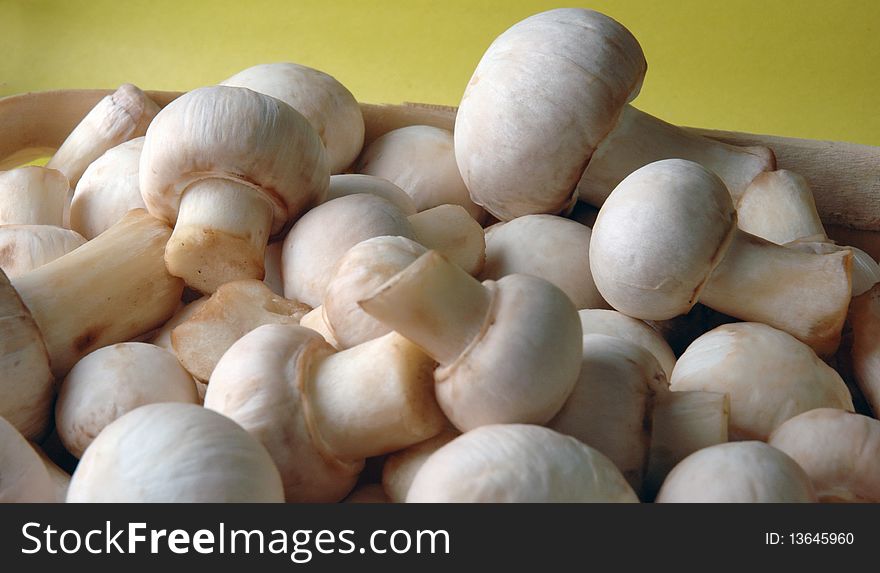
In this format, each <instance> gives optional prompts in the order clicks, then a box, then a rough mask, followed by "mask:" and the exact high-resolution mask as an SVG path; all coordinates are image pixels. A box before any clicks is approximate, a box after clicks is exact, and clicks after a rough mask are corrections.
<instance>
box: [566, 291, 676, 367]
mask: <svg viewBox="0 0 880 573" xmlns="http://www.w3.org/2000/svg"><path fill="white" fill-rule="evenodd" d="M578 316H579V317H580V319H581V330H582V331H583V333H584V336H586V335H587V334H606V335H608V336H614V337H617V338H622V339H623V340H626V341H629V342H633V343H635V344H638V345H639V346H641V347H642V348H644V349H645V350H647V351H648V352H650V353H651V354H653V355H654V358H656V359H657V362H658V363H659V364H660V367H661V368H663V372H665V373H666V378H667V379H669V377H670V376H672V369H673V368H674V367H675V354H673V352H672V349H671V348H670V347H669V344H668V343H667V342H666V341H665V340H663V337H662V336H660V334H659V333H658V332H657V331H656V330H654V329H653V328H651V327H650V326H648V325H647V324H645V323H644V322H642V321H641V320H637V319H635V318H631V317H629V316H626V315H625V314H621V313H619V312H617V311H616V310H605V309H600V308H596V309H583V310H579V311H578Z"/></svg>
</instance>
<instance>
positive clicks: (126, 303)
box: [12, 209, 183, 377]
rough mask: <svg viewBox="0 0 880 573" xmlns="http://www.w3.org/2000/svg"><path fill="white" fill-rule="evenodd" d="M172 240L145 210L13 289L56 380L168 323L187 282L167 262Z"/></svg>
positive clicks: (16, 282) (17, 281)
mask: <svg viewBox="0 0 880 573" xmlns="http://www.w3.org/2000/svg"><path fill="white" fill-rule="evenodd" d="M170 234H171V229H169V228H168V227H167V226H166V225H165V224H163V223H162V222H161V221H159V220H158V219H156V218H154V217H152V216H150V215H149V214H147V212H146V211H144V210H142V209H137V210H134V211H131V212H129V213H128V215H126V216H125V217H124V218H122V219H121V220H120V221H119V222H118V223H117V224H115V225H114V226H112V227H111V228H110V229H108V230H107V231H105V232H104V233H102V234H101V235H100V236H98V237H96V238H94V239H92V240H91V241H89V242H88V243H86V244H85V245H83V246H82V247H80V248H78V249H76V250H75V251H72V252H70V253H68V254H66V255H64V256H62V257H60V258H58V259H55V260H54V261H52V262H50V263H47V264H45V265H43V266H42V267H40V268H38V269H35V270H33V271H31V272H29V273H26V274H24V275H22V276H20V277H17V278H16V279H15V280H13V281H12V283H13V286H14V287H15V289H16V290H17V291H18V294H19V296H20V297H21V300H22V301H23V302H24V303H25V305H26V306H27V307H28V309H29V310H30V312H31V315H32V316H33V318H34V321H35V322H36V324H37V326H38V327H39V329H40V332H41V334H42V335H43V341H44V342H45V344H46V349H47V350H48V353H49V360H50V364H51V367H52V372H53V373H54V374H55V376H56V377H58V376H63V375H65V374H66V373H67V371H68V370H70V369H71V368H72V367H73V365H74V364H75V363H76V362H77V361H78V360H79V359H80V358H82V357H83V356H85V355H86V354H88V353H89V352H91V351H93V350H95V349H97V348H101V347H102V346H107V345H108V344H114V343H116V342H122V341H125V340H130V339H132V338H134V337H136V336H139V335H141V334H144V333H146V332H149V331H150V330H152V329H154V328H157V327H159V326H161V325H162V323H163V322H165V321H166V320H168V318H169V317H171V315H172V314H174V310H175V308H176V307H177V303H178V301H179V300H180V295H181V293H182V291H183V282H182V281H180V280H179V279H176V278H174V277H172V276H171V275H169V274H168V272H167V271H166V270H165V264H164V262H163V261H162V252H163V249H164V248H165V243H166V242H167V241H168V237H169V235H170Z"/></svg>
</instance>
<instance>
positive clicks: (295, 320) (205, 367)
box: [171, 279, 311, 382]
mask: <svg viewBox="0 0 880 573" xmlns="http://www.w3.org/2000/svg"><path fill="white" fill-rule="evenodd" d="M309 310H311V309H310V308H309V307H308V306H306V305H304V304H302V303H299V302H297V301H295V300H287V299H285V298H282V297H280V296H278V295H276V294H275V293H273V292H272V291H271V290H270V289H269V287H267V286H266V285H265V284H264V283H262V282H260V281H258V280H253V279H251V280H241V281H232V282H228V283H226V284H224V285H222V286H221V287H220V288H218V289H217V290H216V291H215V292H214V294H212V295H211V297H210V298H209V299H208V300H207V301H206V302H205V303H204V304H203V305H201V306H200V308H199V309H198V310H196V311H195V312H194V313H193V314H192V316H190V317H189V318H188V319H186V320H185V321H183V322H182V323H181V324H179V325H178V326H176V327H175V328H174V330H172V331H171V344H172V345H173V347H174V352H175V354H176V355H177V358H178V360H180V363H181V364H182V365H183V367H184V368H186V370H187V371H188V372H189V373H190V374H192V375H193V377H195V379H196V380H199V381H201V382H207V381H208V379H210V377H211V372H213V371H214V367H215V366H216V365H217V362H218V361H219V360H220V357H221V356H223V353H224V352H226V351H227V350H228V349H229V347H230V346H232V344H233V343H234V342H235V341H236V340H238V339H239V338H241V337H242V336H244V335H245V334H247V333H248V332H250V331H251V330H253V329H255V328H256V327H258V326H261V325H263V324H299V321H300V319H301V318H302V317H303V316H304V315H305V314H306V313H307V312H308V311H309Z"/></svg>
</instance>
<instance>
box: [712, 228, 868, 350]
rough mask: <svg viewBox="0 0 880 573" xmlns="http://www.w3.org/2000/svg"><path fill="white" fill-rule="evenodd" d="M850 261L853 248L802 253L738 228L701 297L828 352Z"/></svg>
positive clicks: (843, 308) (843, 304)
mask: <svg viewBox="0 0 880 573" xmlns="http://www.w3.org/2000/svg"><path fill="white" fill-rule="evenodd" d="M851 265H852V253H850V252H848V251H846V250H843V251H837V252H834V253H828V254H825V255H818V254H814V253H803V252H799V251H795V250H793V249H787V248H785V247H782V246H779V245H775V244H773V243H771V242H769V241H766V240H764V239H762V238H760V237H756V236H754V235H750V234H748V233H744V232H742V231H739V230H736V231H735V232H734V236H733V239H732V240H731V243H730V247H729V249H728V251H727V253H726V254H725V256H724V258H723V259H722V261H721V262H720V263H719V264H718V266H717V267H716V269H715V271H714V272H713V273H712V274H711V276H710V278H709V280H708V282H707V284H706V286H705V288H704V290H703V292H702V294H701V295H700V300H701V301H702V302H703V303H704V304H705V305H707V306H709V307H711V308H713V309H715V310H718V311H721V312H723V313H725V314H729V315H731V316H736V317H737V318H740V319H742V320H745V321H754V322H763V323H765V324H768V325H770V326H773V327H775V328H778V329H780V330H784V331H786V332H788V333H789V334H791V335H793V336H794V337H795V338H798V339H799V340H801V341H802V342H804V343H805V344H807V345H809V346H810V347H812V348H813V350H815V351H816V353H817V354H819V355H821V356H828V355H830V354H832V353H833V352H834V351H835V349H836V348H837V346H838V344H839V343H840V332H841V329H842V328H843V322H844V320H845V319H846V312H847V308H848V306H849V301H850V298H851V289H852V286H851V282H850V267H851ZM744 292H748V293H751V296H747V297H744V296H742V293H744Z"/></svg>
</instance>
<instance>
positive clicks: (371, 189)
mask: <svg viewBox="0 0 880 573" xmlns="http://www.w3.org/2000/svg"><path fill="white" fill-rule="evenodd" d="M358 193H369V194H371V195H376V196H377V197H381V198H383V199H386V200H388V201H391V202H392V203H394V204H395V205H397V208H398V209H400V210H401V211H402V212H403V213H405V214H406V215H415V214H416V213H417V210H416V204H415V203H414V202H413V200H412V197H410V196H409V195H407V194H406V191H404V190H403V189H401V188H400V187H398V186H397V185H395V184H394V183H392V182H391V181H388V180H387V179H382V178H381V177H373V176H372V175H362V174H360V173H346V174H342V175H331V176H330V189H329V190H328V191H327V201H332V200H334V199H338V198H340V197H345V196H347V195H357V194H358Z"/></svg>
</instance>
